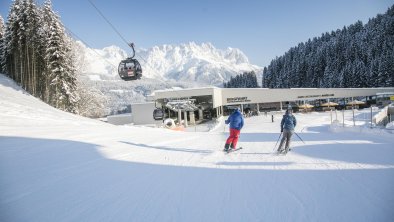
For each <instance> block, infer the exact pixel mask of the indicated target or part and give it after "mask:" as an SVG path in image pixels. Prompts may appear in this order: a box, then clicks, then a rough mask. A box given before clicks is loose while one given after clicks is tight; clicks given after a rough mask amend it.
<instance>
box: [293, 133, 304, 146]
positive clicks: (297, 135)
mask: <svg viewBox="0 0 394 222" xmlns="http://www.w3.org/2000/svg"><path fill="white" fill-rule="evenodd" d="M294 133H295V135H297V136H298V138H300V140H301V141H302V142H303V143H304V144H305V142H304V140H302V139H301V137H300V136H299V135H298V134H297V133H296V132H294Z"/></svg>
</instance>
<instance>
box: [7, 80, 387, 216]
mask: <svg viewBox="0 0 394 222" xmlns="http://www.w3.org/2000/svg"><path fill="white" fill-rule="evenodd" d="M369 112H370V111H369V110H366V111H356V117H357V118H358V121H356V124H357V125H359V126H360V127H361V125H363V124H366V125H368V124H367V123H365V121H362V119H365V116H366V115H368V113H369ZM351 116H352V113H351V112H346V113H345V117H346V121H345V122H346V123H348V124H347V125H348V126H349V125H352V124H353V122H352V121H351V119H350V117H351ZM296 117H297V120H298V126H297V127H296V132H297V133H298V134H299V136H301V137H302V139H303V140H304V141H305V144H304V143H302V142H301V141H300V140H299V139H298V138H297V136H295V135H294V136H293V142H292V150H291V151H290V152H289V153H288V154H287V155H286V156H283V155H276V154H275V153H274V151H273V149H274V146H275V144H276V142H277V139H278V136H279V132H280V127H279V121H280V119H281V115H279V114H278V115H276V116H275V122H274V123H272V122H271V116H264V115H263V116H256V117H251V118H246V119H245V127H244V129H242V131H241V136H240V141H239V146H242V147H243V149H242V150H239V151H236V152H233V153H229V154H226V153H224V152H223V151H222V150H223V147H224V142H225V140H226V138H227V136H228V134H229V132H228V127H227V126H225V125H224V119H225V118H222V119H220V122H219V123H218V125H217V126H216V127H213V128H212V126H209V127H210V128H212V130H211V131H208V132H178V131H171V130H166V129H163V128H149V127H138V126H112V125H109V124H106V123H102V122H99V121H96V120H91V119H86V118H82V117H79V116H75V115H72V114H69V113H64V112H62V111H59V110H55V109H53V108H51V107H49V106H48V105H46V104H43V103H42V102H40V101H39V100H38V99H35V98H33V97H32V96H29V95H28V94H26V93H25V92H24V91H23V90H21V89H19V88H18V87H17V86H15V84H12V82H10V81H8V80H7V79H6V78H4V77H3V76H0V190H1V192H0V221H226V222H231V221H392V219H393V218H394V213H393V211H392V209H393V207H394V198H393V197H394V190H393V188H392V187H393V184H394V146H393V144H394V142H393V141H394V140H393V136H394V135H393V134H389V133H382V134H367V133H365V132H366V131H365V130H364V128H362V129H363V131H355V130H353V129H350V128H349V127H347V128H339V129H337V128H330V126H329V123H330V114H329V113H310V114H296ZM348 128H349V129H350V130H347V129H348ZM279 143H280V141H279V142H278V145H279ZM278 145H277V146H278ZM277 146H276V148H277Z"/></svg>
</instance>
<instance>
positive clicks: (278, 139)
mask: <svg viewBox="0 0 394 222" xmlns="http://www.w3.org/2000/svg"><path fill="white" fill-rule="evenodd" d="M282 133H283V132H280V134H279V138H278V141H276V143H275V146H274V149H273V150H272V151H274V150H275V148H276V145H278V142H279V139H280V137H281V136H282Z"/></svg>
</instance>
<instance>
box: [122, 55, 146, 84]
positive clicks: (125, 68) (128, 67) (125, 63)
mask: <svg viewBox="0 0 394 222" xmlns="http://www.w3.org/2000/svg"><path fill="white" fill-rule="evenodd" d="M118 73H119V76H120V78H121V79H123V80H125V81H129V80H137V79H140V78H141V77H142V68H141V65H140V63H139V62H138V60H136V59H133V58H127V59H125V60H122V61H121V62H120V63H119V67H118Z"/></svg>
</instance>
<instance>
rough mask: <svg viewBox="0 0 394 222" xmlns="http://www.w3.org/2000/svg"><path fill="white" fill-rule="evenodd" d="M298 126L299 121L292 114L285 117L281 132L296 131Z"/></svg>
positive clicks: (281, 124)
mask: <svg viewBox="0 0 394 222" xmlns="http://www.w3.org/2000/svg"><path fill="white" fill-rule="evenodd" d="M296 125H297V120H296V118H295V117H294V116H293V115H292V114H285V115H283V118H282V121H281V123H280V130H281V132H283V129H286V130H294V128H295V126H296Z"/></svg>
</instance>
